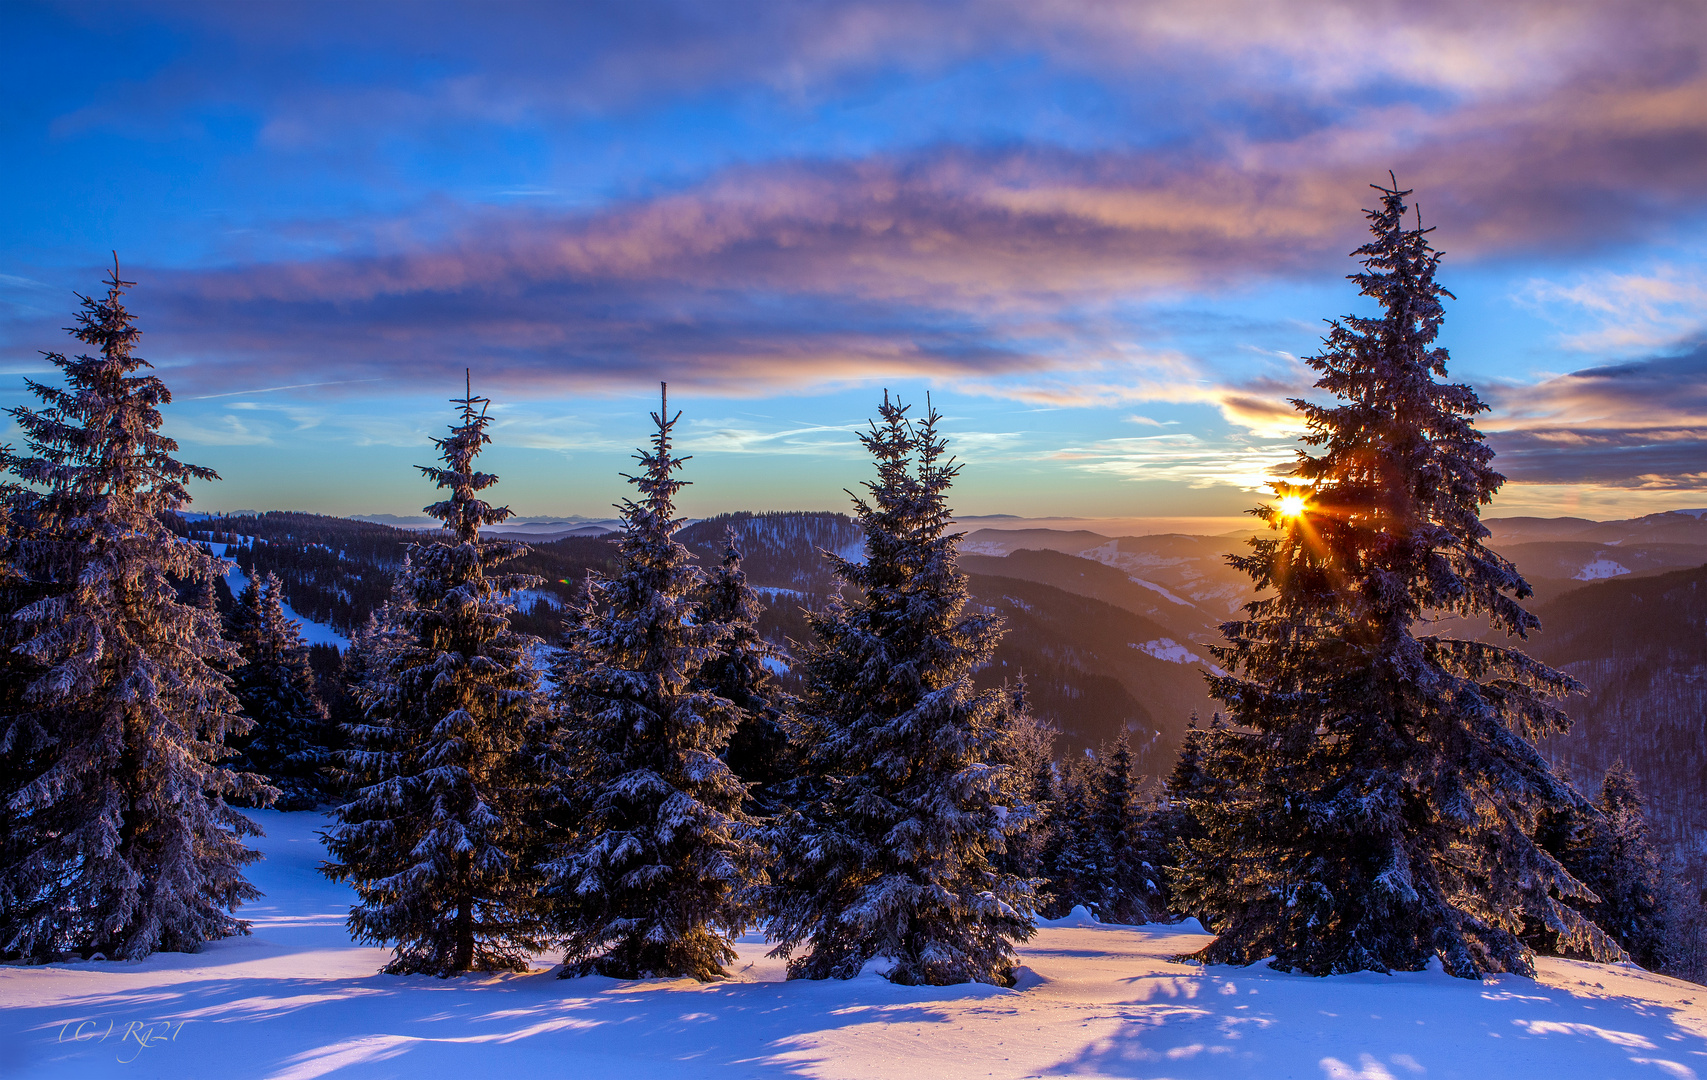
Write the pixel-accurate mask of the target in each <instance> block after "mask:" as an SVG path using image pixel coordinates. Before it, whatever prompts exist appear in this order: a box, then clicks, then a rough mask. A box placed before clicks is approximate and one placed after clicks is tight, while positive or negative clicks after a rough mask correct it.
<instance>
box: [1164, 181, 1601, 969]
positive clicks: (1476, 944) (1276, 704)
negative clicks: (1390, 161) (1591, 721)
mask: <svg viewBox="0 0 1707 1080" xmlns="http://www.w3.org/2000/svg"><path fill="white" fill-rule="evenodd" d="M1377 190H1378V191H1380V192H1381V196H1382V198H1381V208H1380V209H1379V210H1375V211H1371V212H1369V214H1368V217H1369V221H1370V228H1371V231H1372V232H1373V234H1374V239H1373V240H1372V241H1371V242H1370V243H1369V244H1367V245H1365V246H1364V247H1362V248H1360V249H1359V250H1358V251H1357V253H1356V254H1357V255H1358V256H1359V257H1361V260H1362V263H1363V266H1364V270H1363V272H1362V273H1359V274H1355V275H1353V276H1352V277H1351V280H1352V281H1354V282H1356V283H1357V285H1358V288H1359V291H1360V292H1361V293H1362V294H1363V295H1365V296H1368V297H1371V298H1372V299H1374V300H1375V301H1376V303H1378V304H1379V305H1380V307H1381V313H1380V314H1379V315H1376V316H1373V317H1358V316H1348V317H1347V318H1345V319H1344V320H1341V321H1336V322H1334V323H1332V324H1331V327H1332V328H1331V331H1330V333H1329V334H1328V336H1327V338H1326V341H1325V348H1324V349H1323V351H1322V352H1321V353H1320V354H1318V355H1316V356H1314V357H1311V358H1309V361H1308V362H1309V363H1310V364H1311V366H1312V367H1314V368H1315V369H1316V370H1317V371H1319V372H1320V373H1321V378H1320V380H1319V381H1318V382H1317V383H1316V386H1317V388H1318V389H1320V390H1323V391H1326V392H1327V393H1328V394H1331V395H1333V397H1334V398H1336V399H1338V400H1337V401H1336V403H1334V404H1331V405H1316V404H1311V403H1309V402H1306V401H1295V402H1294V405H1295V406H1296V407H1297V409H1298V410H1299V412H1300V413H1302V415H1303V418H1304V422H1305V425H1306V427H1307V429H1308V431H1307V434H1306V435H1305V437H1304V441H1305V442H1306V443H1308V444H1309V445H1311V446H1319V447H1322V448H1323V450H1322V453H1320V454H1319V455H1316V456H1312V455H1311V454H1309V453H1308V452H1306V451H1300V452H1299V456H1298V463H1297V466H1296V470H1295V472H1294V480H1292V481H1289V482H1279V483H1276V484H1274V485H1273V486H1274V490H1275V494H1276V495H1277V496H1279V499H1278V500H1277V504H1276V505H1268V506H1263V507H1261V508H1259V509H1257V510H1255V511H1253V513H1254V514H1256V515H1257V516H1259V517H1261V518H1262V519H1263V520H1264V521H1266V522H1268V523H1269V524H1270V526H1271V527H1272V528H1273V529H1274V530H1276V531H1275V533H1274V534H1273V535H1269V536H1264V537H1259V538H1256V539H1254V540H1253V541H1252V548H1253V551H1252V553H1251V554H1249V555H1245V556H1235V557H1231V558H1230V562H1231V563H1232V565H1234V566H1235V567H1237V568H1238V569H1240V570H1243V571H1244V572H1245V573H1247V574H1249V575H1250V577H1251V579H1252V580H1253V581H1254V582H1255V584H1256V586H1257V588H1258V589H1259V590H1270V594H1269V595H1265V596H1262V597H1260V598H1259V599H1257V600H1255V601H1253V602H1252V603H1251V604H1249V605H1247V606H1246V609H1245V610H1246V612H1247V617H1246V618H1244V619H1241V620H1237V621H1233V622H1228V623H1226V624H1224V625H1223V626H1222V632H1223V634H1224V635H1225V637H1226V639H1227V642H1228V643H1227V644H1226V645H1224V646H1221V647H1218V648H1217V649H1216V650H1215V652H1216V655H1217V657H1218V658H1219V660H1220V662H1221V664H1222V665H1223V666H1224V667H1226V668H1227V669H1228V671H1229V674H1227V675H1225V676H1217V677H1214V678H1211V679H1210V687H1211V692H1212V693H1213V694H1214V696H1215V697H1217V698H1218V699H1220V700H1221V701H1223V702H1225V703H1226V705H1227V709H1228V719H1229V721H1230V722H1231V724H1232V725H1234V726H1233V727H1230V728H1229V729H1228V730H1227V731H1225V732H1222V733H1220V735H1219V736H1218V737H1217V738H1215V739H1214V740H1211V741H1210V743H1209V745H1208V747H1207V748H1206V749H1207V750H1209V751H1210V752H1209V754H1208V756H1207V757H1206V758H1205V760H1204V763H1203V764H1204V769H1205V771H1206V773H1207V774H1208V778H1209V781H1210V783H1209V784H1208V785H1207V789H1206V790H1205V791H1203V792H1202V793H1200V794H1199V795H1198V796H1194V797H1193V798H1192V803H1193V805H1192V806H1191V809H1192V811H1193V812H1194V814H1195V816H1196V818H1197V819H1198V821H1199V822H1200V823H1201V824H1202V826H1203V827H1204V830H1205V832H1206V835H1205V836H1204V837H1203V838H1202V839H1200V840H1194V841H1191V842H1190V843H1189V845H1188V851H1187V852H1186V854H1185V857H1184V858H1182V860H1181V864H1180V866H1179V869H1178V871H1177V875H1176V878H1175V889H1176V892H1177V894H1178V896H1179V898H1180V899H1179V900H1178V901H1177V902H1179V903H1181V904H1183V906H1184V907H1185V909H1186V910H1206V911H1209V912H1212V913H1215V914H1216V917H1217V927H1216V929H1217V930H1218V931H1219V936H1218V937H1217V938H1216V939H1215V941H1213V942H1212V943H1210V945H1209V946H1207V947H1206V948H1204V949H1203V950H1202V951H1201V952H1199V953H1197V954H1195V956H1196V958H1197V959H1200V960H1202V961H1205V962H1211V963H1238V964H1248V963H1252V962H1253V961H1255V960H1257V959H1259V958H1261V957H1267V956H1272V957H1274V961H1273V966H1275V967H1277V968H1280V969H1282V970H1290V969H1294V968H1296V969H1298V970H1301V971H1304V972H1307V973H1311V974H1330V973H1336V972H1348V971H1361V970H1375V971H1388V970H1417V969H1420V968H1422V967H1423V966H1424V965H1425V964H1426V963H1427V962H1428V961H1429V959H1430V958H1431V957H1436V956H1438V957H1439V958H1440V960H1441V961H1442V962H1443V963H1444V965H1445V968H1446V970H1447V971H1448V972H1450V973H1452V974H1454V975H1459V976H1463V977H1466V978H1473V977H1476V976H1477V975H1479V974H1480V973H1482V972H1487V971H1516V972H1528V971H1530V970H1531V964H1530V957H1529V953H1528V951H1527V950H1526V949H1525V948H1524V946H1523V944H1522V942H1521V941H1520V940H1519V937H1518V934H1519V932H1520V931H1521V930H1522V928H1523V925H1524V920H1525V918H1526V917H1527V918H1530V919H1533V920H1535V921H1537V922H1539V923H1541V924H1542V925H1544V926H1546V927H1547V928H1548V929H1550V930H1552V931H1553V932H1554V933H1555V934H1557V935H1559V936H1560V938H1561V940H1562V941H1563V942H1564V943H1565V945H1566V947H1569V948H1573V949H1580V950H1582V951H1583V952H1586V953H1589V954H1591V955H1595V956H1606V957H1612V956H1617V955H1620V954H1619V950H1618V947H1617V945H1616V944H1615V943H1613V942H1612V941H1611V940H1610V939H1609V938H1607V937H1606V935H1605V934H1604V933H1602V932H1601V931H1600V930H1599V928H1597V927H1595V926H1594V924H1593V923H1591V922H1590V921H1589V920H1587V919H1585V918H1584V917H1583V916H1582V915H1580V914H1579V913H1578V912H1576V911H1575V910H1573V909H1572V908H1571V907H1570V906H1569V905H1568V904H1567V903H1566V901H1568V900H1572V899H1582V898H1588V897H1590V896H1591V894H1589V893H1588V891H1587V890H1586V889H1585V888H1584V887H1583V886H1582V885H1581V883H1579V882H1578V881H1576V880H1575V879H1574V878H1572V877H1571V875H1570V874H1569V873H1568V872H1567V871H1566V870H1565V868H1564V867H1563V866H1562V865H1561V864H1560V863H1559V862H1558V861H1557V860H1556V859H1554V858H1553V857H1552V856H1551V855H1549V854H1547V853H1546V852H1545V851H1543V850H1542V849H1541V848H1539V847H1538V846H1537V845H1536V844H1535V842H1534V841H1533V839H1532V837H1533V835H1534V833H1535V829H1536V825H1537V823H1538V821H1539V819H1540V817H1541V816H1542V815H1543V814H1544V813H1547V812H1550V811H1553V810H1557V809H1562V808H1570V807H1576V806H1580V805H1582V803H1583V801H1584V800H1583V798H1582V796H1581V795H1580V794H1578V793H1577V792H1576V791H1575V790H1574V789H1573V788H1572V787H1571V785H1570V784H1569V783H1568V782H1567V781H1566V780H1564V779H1563V778H1561V777H1560V776H1558V775H1556V774H1555V773H1554V771H1553V770H1552V768H1551V767H1549V765H1548V763H1547V761H1546V760H1545V759H1544V758H1543V757H1542V756H1541V755H1540V754H1539V753H1538V752H1537V750H1536V748H1535V746H1534V741H1535V740H1538V739H1540V738H1542V737H1544V736H1547V735H1551V734H1554V733H1557V732H1560V731H1563V730H1565V728H1566V727H1567V725H1568V722H1569V721H1568V719H1567V717H1566V716H1565V714H1564V713H1563V712H1562V711H1561V710H1559V709H1558V708H1557V707H1556V706H1555V705H1554V704H1552V701H1551V699H1552V698H1553V697H1555V696H1557V695H1562V694H1565V693H1568V692H1571V691H1574V690H1576V689H1578V687H1577V684H1576V683H1575V682H1574V681H1573V680H1571V679H1570V678H1569V677H1568V676H1566V675H1564V674H1562V673H1560V672H1557V671H1554V670H1552V669H1550V668H1548V667H1546V666H1544V665H1542V664H1540V663H1537V662H1536V661H1534V660H1532V659H1530V658H1529V657H1527V656H1525V655H1524V654H1523V653H1522V652H1520V651H1519V650H1517V649H1515V648H1512V647H1509V646H1506V645H1503V644H1499V643H1492V642H1482V641H1475V640H1463V639H1455V638H1451V637H1447V636H1443V635H1437V634H1432V633H1428V632H1427V631H1429V630H1430V629H1432V628H1433V626H1434V625H1435V624H1434V623H1433V622H1432V621H1431V620H1432V617H1433V616H1435V615H1444V614H1455V615H1460V616H1469V617H1477V618H1480V619H1482V620H1484V621H1485V622H1486V623H1488V624H1489V625H1491V626H1492V627H1493V628H1494V629H1496V630H1499V631H1504V632H1505V633H1506V634H1508V635H1517V636H1520V637H1521V636H1523V635H1525V634H1526V633H1527V632H1528V631H1529V630H1531V629H1533V628H1534V627H1535V626H1536V620H1535V618H1534V617H1533V616H1532V615H1530V614H1529V613H1528V612H1527V611H1525V610H1524V608H1523V607H1522V606H1521V605H1520V604H1519V602H1518V601H1519V600H1521V599H1522V598H1524V597H1526V596H1528V595H1529V588H1528V586H1527V585H1526V584H1525V583H1524V581H1523V579H1522V577H1521V576H1519V574H1518V572H1517V570H1516V569H1515V568H1514V567H1513V566H1512V565H1511V564H1510V563H1509V562H1508V561H1506V560H1505V559H1503V558H1501V557H1500V556H1498V555H1496V554H1494V553H1493V552H1491V551H1489V550H1488V549H1487V547H1486V546H1485V545H1484V540H1485V538H1486V537H1487V535H1488V530H1487V529H1486V527H1484V526H1483V525H1482V523H1481V520H1480V518H1479V513H1480V508H1481V506H1482V505H1484V504H1486V503H1487V502H1488V501H1489V500H1490V499H1491V498H1492V497H1493V494H1494V492H1495V491H1497V490H1498V489H1499V487H1500V485H1501V484H1502V483H1503V482H1504V477H1502V476H1500V474H1499V473H1497V472H1495V471H1494V470H1493V469H1492V468H1491V466H1490V461H1491V459H1492V457H1493V451H1492V450H1491V449H1489V448H1488V447H1487V445H1486V444H1485V443H1484V442H1483V440H1482V436H1481V433H1480V432H1478V431H1477V430H1476V429H1475V428H1474V427H1473V426H1472V425H1471V423H1470V418H1471V417H1473V416H1475V415H1476V414H1477V413H1479V412H1481V411H1483V410H1484V409H1485V408H1486V406H1484V405H1483V404H1482V402H1481V401H1480V400H1479V399H1478V398H1477V396H1476V394H1475V391H1474V390H1472V389H1471V388H1470V387H1468V386H1464V385H1457V384H1448V383H1444V382H1441V381H1438V377H1441V376H1444V375H1445V373H1446V359H1447V356H1446V350H1444V349H1442V348H1439V347H1437V346H1436V345H1435V344H1434V342H1435V337H1436V334H1437V333H1438V331H1439V328H1440V324H1441V320H1442V316H1443V312H1442V307H1441V302H1440V301H1441V297H1443V296H1450V295H1451V294H1450V293H1448V292H1447V291H1446V290H1445V289H1444V288H1442V287H1441V286H1440V285H1438V284H1436V282H1435V280H1434V277H1435V271H1436V267H1437V264H1438V262H1439V258H1440V256H1439V254H1438V253H1437V252H1436V251H1434V250H1433V248H1432V247H1431V246H1430V243H1429V240H1428V232H1429V231H1430V230H1426V229H1423V228H1422V227H1421V226H1420V225H1418V226H1417V227H1416V228H1410V229H1407V228H1406V227H1405V211H1406V207H1405V197H1406V196H1407V195H1409V194H1410V192H1408V191H1400V190H1397V185H1396V184H1395V185H1394V187H1393V188H1382V187H1377ZM1283 510H1284V512H1283ZM1419 631H1422V633H1421V634H1419Z"/></svg>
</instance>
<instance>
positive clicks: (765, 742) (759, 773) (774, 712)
mask: <svg viewBox="0 0 1707 1080" xmlns="http://www.w3.org/2000/svg"><path fill="white" fill-rule="evenodd" d="M763 610H764V607H763V605H762V604H761V603H760V602H759V597H758V594H757V593H755V592H754V591H753V588H752V586H751V585H748V584H747V575H746V574H745V573H743V572H742V570H741V551H740V548H739V547H738V546H737V544H736V540H735V527H734V526H733V525H731V526H729V529H728V536H727V543H726V545H725V549H724V552H723V561H722V562H721V563H719V564H718V566H717V567H715V568H714V569H713V570H711V571H710V572H709V573H708V574H707V575H706V580H705V585H704V587H703V590H702V592H701V594H700V603H699V614H698V617H697V621H698V622H700V623H703V624H705V625H708V626H717V627H720V628H721V629H722V638H721V640H720V641H719V642H718V644H717V645H716V647H715V650H714V651H713V652H712V653H711V655H709V656H708V657H706V659H705V662H704V664H703V665H702V666H701V668H700V674H699V683H700V685H702V686H703V687H704V688H705V689H707V690H709V691H711V692H712V693H713V694H715V695H717V696H718V697H720V698H723V699H724V700H726V701H728V702H730V703H731V704H732V705H734V706H735V708H737V709H739V710H740V712H741V722H740V723H739V724H738V725H737V726H736V728H735V733H734V734H733V735H731V736H730V737H729V743H728V747H727V749H726V750H725V751H724V755H723V760H724V761H725V762H726V763H727V764H728V766H729V768H730V770H731V771H732V772H734V774H735V776H736V777H737V778H738V779H739V780H740V781H741V783H742V784H744V785H746V788H747V810H748V812H749V813H754V814H768V813H771V812H772V811H773V810H774V809H775V807H776V800H777V797H778V792H777V791H776V787H777V785H778V784H781V783H783V782H784V781H786V780H788V779H789V778H790V777H792V776H793V775H794V774H795V772H796V771H797V769H796V767H795V765H794V763H793V761H792V758H791V756H790V753H789V746H788V736H787V734H786V733H785V732H784V731H783V727H782V711H783V710H782V707H781V704H780V703H781V688H780V687H778V686H777V683H776V677H775V676H774V675H772V674H771V672H770V670H769V669H768V668H766V667H765V662H766V661H768V660H774V659H775V658H776V657H777V655H778V653H777V649H776V647H775V646H774V645H772V644H771V643H770V642H768V641H766V640H765V639H764V637H763V636H761V635H760V634H759V628H758V620H759V614H760V612H762V611H763Z"/></svg>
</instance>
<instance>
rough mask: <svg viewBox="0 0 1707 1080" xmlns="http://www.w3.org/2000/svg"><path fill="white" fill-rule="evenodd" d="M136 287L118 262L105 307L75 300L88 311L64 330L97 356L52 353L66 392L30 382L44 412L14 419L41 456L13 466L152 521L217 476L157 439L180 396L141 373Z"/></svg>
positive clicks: (39, 481) (21, 411)
mask: <svg viewBox="0 0 1707 1080" xmlns="http://www.w3.org/2000/svg"><path fill="white" fill-rule="evenodd" d="M135 284H136V283H135V282H132V281H126V280H124V279H123V278H121V277H120V276H119V264H118V257H117V256H116V255H115V256H114V257H113V268H112V271H111V272H110V273H109V274H108V275H107V293H106V295H105V296H103V297H101V298H100V299H98V300H97V299H94V298H93V297H89V296H84V295H82V294H81V293H78V294H75V295H76V296H77V299H78V300H79V301H81V302H82V310H80V311H79V312H78V313H77V325H76V326H70V327H66V330H67V332H69V333H70V334H71V335H72V336H73V337H75V338H77V339H78V340H79V341H81V342H83V343H85V344H87V345H91V346H94V347H95V348H96V349H97V350H98V352H99V355H97V356H89V355H87V354H82V355H78V356H76V357H74V358H67V357H66V356H65V355H64V354H63V353H57V352H45V351H44V352H43V353H42V355H43V356H45V357H46V358H47V359H48V361H49V362H50V363H52V364H53V365H54V366H56V367H58V368H59V369H60V370H61V371H62V372H63V373H64V378H65V386H64V387H63V388H61V387H55V386H46V385H44V384H42V383H38V382H36V381H35V380H33V379H28V378H26V379H25V380H24V383H25V385H26V386H28V387H29V389H30V392H31V393H33V394H34V395H35V396H36V397H37V398H39V399H40V400H41V401H42V402H43V403H44V404H45V405H46V407H45V408H42V409H31V408H28V407H26V406H17V407H15V408H11V409H8V410H6V411H7V413H8V414H10V415H11V417H12V419H13V420H15V421H16V422H17V424H18V426H19V428H21V429H22V430H23V432H24V437H25V439H26V440H27V442H28V444H29V447H30V449H31V451H32V452H33V453H34V455H35V456H34V457H27V458H15V459H11V468H12V471H13V472H14V473H15V474H16V475H17V476H18V477H19V478H20V479H21V480H23V481H25V482H26V483H31V484H36V485H40V486H42V487H45V488H46V489H47V490H48V491H49V492H50V493H52V494H53V495H55V496H69V497H71V498H73V499H77V500H105V501H106V502H107V506H106V512H107V513H109V514H111V513H117V512H122V511H131V512H134V513H137V514H139V515H144V516H149V517H152V516H153V515H155V514H157V513H159V512H161V511H164V510H176V509H178V508H179V507H181V506H183V505H184V504H186V503H188V502H189V501H190V496H189V492H188V491H187V490H186V489H185V486H184V485H185V484H186V483H188V482H189V481H190V480H217V479H219V474H218V473H216V472H214V471H213V470H212V469H208V468H203V467H201V466H198V465H186V464H184V463H183V462H180V461H177V460H176V459H174V458H173V457H172V456H171V455H172V454H174V453H176V452H177V450H178V444H177V443H176V442H175V441H173V440H172V439H169V438H167V437H166V436H164V435H161V434H160V433H159V427H160V424H161V420H162V418H161V415H160V406H161V405H166V404H170V403H171V401H172V392H171V391H170V390H168V389H167V388H166V384H165V383H163V382H161V381H160V379H159V378H158V377H157V376H154V375H149V374H143V375H138V374H135V372H136V371H137V370H138V369H140V368H150V369H151V368H152V367H153V365H152V364H150V363H149V362H148V361H146V360H144V359H142V358H141V357H140V356H137V355H135V354H134V352H133V351H132V350H133V349H134V348H135V346H136V343H137V341H138V340H139V339H140V338H141V336H142V332H141V331H140V330H138V329H137V328H136V326H135V323H134V322H133V320H132V318H131V314H130V312H128V311H126V310H125V307H124V293H125V290H126V289H129V288H132V287H134V286H135ZM121 508H122V510H121Z"/></svg>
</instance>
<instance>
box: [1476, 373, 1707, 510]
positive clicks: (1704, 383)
mask: <svg viewBox="0 0 1707 1080" xmlns="http://www.w3.org/2000/svg"><path fill="white" fill-rule="evenodd" d="M1485 396H1486V397H1487V398H1488V399H1489V401H1490V403H1491V404H1493V405H1494V406H1495V409H1496V414H1495V416H1494V418H1493V419H1492V420H1490V421H1489V422H1488V423H1487V425H1486V426H1487V428H1488V429H1489V433H1490V434H1489V442H1490V443H1491V444H1492V445H1493V446H1494V448H1495V449H1496V451H1497V452H1498V455H1499V456H1498V458H1497V459H1496V461H1495V463H1494V464H1495V467H1496V468H1498V469H1500V471H1502V472H1504V473H1505V474H1506V475H1507V476H1508V477H1510V478H1512V479H1513V480H1514V481H1521V482H1528V483H1557V484H1563V483H1597V484H1603V485H1607V486H1612V487H1626V488H1636V489H1649V490H1662V489H1675V490H1696V489H1700V488H1707V464H1704V463H1707V345H1698V346H1696V347H1694V348H1691V349H1689V350H1688V351H1685V352H1681V353H1677V354H1673V355H1668V356H1658V357H1650V358H1647V359H1643V360H1634V361H1630V362H1627V363H1621V364H1610V365H1604V366H1600V367H1593V368H1586V369H1584V370H1582V371H1576V372H1572V373H1570V374H1568V375H1561V376H1557V377H1554V378H1551V379H1547V380H1544V381H1542V382H1540V383H1538V384H1535V385H1530V386H1515V385H1510V384H1496V385H1494V386H1491V387H1489V388H1488V389H1487V391H1486V395H1485Z"/></svg>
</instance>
